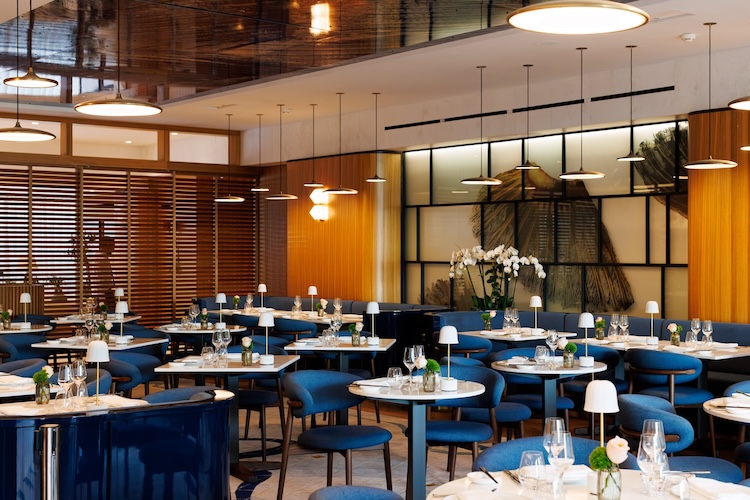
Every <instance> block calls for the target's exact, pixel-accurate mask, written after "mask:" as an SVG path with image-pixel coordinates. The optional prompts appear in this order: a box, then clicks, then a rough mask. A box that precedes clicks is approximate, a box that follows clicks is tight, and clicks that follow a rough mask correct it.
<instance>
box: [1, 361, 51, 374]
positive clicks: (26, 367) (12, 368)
mask: <svg viewBox="0 0 750 500" xmlns="http://www.w3.org/2000/svg"><path fill="white" fill-rule="evenodd" d="M45 366H47V360H45V359H41V358H28V359H17V360H15V361H6V362H5V363H2V364H0V372H2V373H11V374H13V375H18V376H19V377H31V376H32V375H34V374H35V373H36V372H38V371H39V370H41V369H42V368H44V367H45Z"/></svg>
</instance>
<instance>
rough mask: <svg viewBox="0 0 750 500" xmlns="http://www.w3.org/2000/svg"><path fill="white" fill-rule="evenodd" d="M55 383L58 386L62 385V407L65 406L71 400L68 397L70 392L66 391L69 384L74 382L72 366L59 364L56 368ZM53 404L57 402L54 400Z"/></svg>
mask: <svg viewBox="0 0 750 500" xmlns="http://www.w3.org/2000/svg"><path fill="white" fill-rule="evenodd" d="M57 383H58V385H59V386H60V387H62V394H63V401H62V407H63V408H67V407H69V406H70V405H71V403H72V401H73V400H72V398H71V397H70V394H69V393H68V391H69V390H70V386H71V385H72V384H73V383H74V379H73V368H72V367H71V366H70V365H67V364H65V365H60V366H59V368H58V370H57ZM55 404H57V401H55Z"/></svg>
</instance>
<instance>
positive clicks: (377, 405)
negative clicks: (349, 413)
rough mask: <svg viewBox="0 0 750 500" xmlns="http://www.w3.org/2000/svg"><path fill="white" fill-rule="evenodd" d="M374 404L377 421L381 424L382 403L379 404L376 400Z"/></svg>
mask: <svg viewBox="0 0 750 500" xmlns="http://www.w3.org/2000/svg"><path fill="white" fill-rule="evenodd" d="M374 403H375V421H376V422H377V423H380V403H379V402H378V400H377V399H376V400H374Z"/></svg>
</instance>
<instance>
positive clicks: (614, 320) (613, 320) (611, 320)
mask: <svg viewBox="0 0 750 500" xmlns="http://www.w3.org/2000/svg"><path fill="white" fill-rule="evenodd" d="M609 324H610V325H612V326H617V327H619V325H620V315H619V314H617V313H614V314H612V316H611V317H610V318H609Z"/></svg>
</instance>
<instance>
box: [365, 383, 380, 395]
mask: <svg viewBox="0 0 750 500" xmlns="http://www.w3.org/2000/svg"><path fill="white" fill-rule="evenodd" d="M359 388H360V389H362V391H364V392H366V393H368V394H376V393H378V392H380V389H383V387H377V386H372V385H360V386H359Z"/></svg>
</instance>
